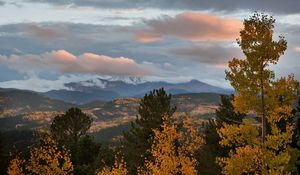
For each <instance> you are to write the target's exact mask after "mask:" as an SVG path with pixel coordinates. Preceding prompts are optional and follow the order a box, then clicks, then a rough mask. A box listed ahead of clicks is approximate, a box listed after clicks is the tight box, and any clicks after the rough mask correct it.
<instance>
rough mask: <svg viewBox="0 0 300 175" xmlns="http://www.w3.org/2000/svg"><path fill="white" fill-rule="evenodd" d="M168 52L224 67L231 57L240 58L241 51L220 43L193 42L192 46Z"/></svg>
mask: <svg viewBox="0 0 300 175" xmlns="http://www.w3.org/2000/svg"><path fill="white" fill-rule="evenodd" d="M170 52H171V53H172V54H174V55H177V56H178V57H179V58H183V59H188V60H192V61H195V62H199V63H203V64H211V65H215V66H217V67H224V65H227V62H228V61H229V60H230V59H232V58H233V57H237V58H240V57H242V56H243V53H242V52H241V50H240V49H239V48H236V47H233V46H223V45H221V44H204V43H201V44H197V45H196V44H195V45H193V46H192V47H186V48H175V49H171V50H170Z"/></svg>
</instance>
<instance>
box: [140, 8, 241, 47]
mask: <svg viewBox="0 0 300 175" xmlns="http://www.w3.org/2000/svg"><path fill="white" fill-rule="evenodd" d="M145 24H146V26H147V27H146V28H145V29H142V30H138V31H136V39H137V40H138V41H140V42H153V41H157V40H159V39H161V38H162V37H164V36H171V37H176V38H181V39H186V40H190V41H206V40H215V41H226V40H234V39H236V38H237V37H238V35H239V31H240V30H241V28H242V22H241V21H239V20H236V19H231V18H225V17H224V18H222V17H218V16H215V15H210V14H202V13H195V12H184V13H181V14H178V15H176V16H175V17H169V16H164V17H162V18H160V19H154V20H147V21H145Z"/></svg>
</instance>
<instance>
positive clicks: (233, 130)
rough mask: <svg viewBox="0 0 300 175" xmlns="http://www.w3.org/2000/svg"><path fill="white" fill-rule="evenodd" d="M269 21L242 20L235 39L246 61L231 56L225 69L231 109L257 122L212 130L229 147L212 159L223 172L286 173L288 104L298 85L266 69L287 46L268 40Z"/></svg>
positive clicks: (290, 130)
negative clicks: (230, 89)
mask: <svg viewBox="0 0 300 175" xmlns="http://www.w3.org/2000/svg"><path fill="white" fill-rule="evenodd" d="M274 23H275V19H273V17H270V16H268V15H264V14H258V13H255V14H254V15H253V16H252V17H250V18H249V19H246V20H245V21H244V29H243V30H241V32H240V36H241V39H238V44H239V45H240V47H241V49H242V50H243V53H244V54H245V56H246V59H236V58H234V59H233V60H232V61H230V62H229V68H230V71H226V79H227V80H229V81H230V83H231V85H232V86H233V87H234V88H235V91H236V96H235V98H234V102H233V106H234V108H235V110H236V111H239V112H244V113H248V114H250V115H252V116H256V117H260V118H261V122H260V121H257V120H254V119H252V120H244V121H243V123H241V124H232V125H228V124H225V125H224V126H223V127H222V128H220V129H219V130H218V134H219V136H220V138H221V141H220V144H221V145H223V146H228V147H231V148H232V149H231V150H230V153H229V155H228V157H222V158H217V161H218V163H219V165H220V166H221V167H222V169H223V173H224V174H228V175H239V174H259V175H269V174H272V175H279V174H280V175H281V174H290V173H289V172H286V167H287V165H288V163H289V160H290V158H291V155H290V154H289V151H288V145H289V144H290V143H291V139H292V134H293V126H292V123H291V116H292V106H291V105H292V104H293V102H294V101H295V100H296V98H297V95H299V83H298V82H297V81H296V80H294V76H293V75H290V76H288V77H282V78H280V79H277V80H276V79H275V73H274V72H273V71H271V70H270V69H268V66H269V64H277V62H278V60H279V57H280V56H281V55H283V53H284V51H285V50H286V45H287V43H286V41H285V39H284V38H283V37H282V36H280V38H279V40H278V41H273V38H272V36H273V28H274ZM260 133H261V134H260Z"/></svg>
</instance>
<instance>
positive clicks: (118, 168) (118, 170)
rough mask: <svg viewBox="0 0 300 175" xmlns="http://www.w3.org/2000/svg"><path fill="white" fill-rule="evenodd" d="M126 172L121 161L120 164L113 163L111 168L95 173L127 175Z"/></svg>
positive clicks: (99, 174) (98, 174)
mask: <svg viewBox="0 0 300 175" xmlns="http://www.w3.org/2000/svg"><path fill="white" fill-rule="evenodd" d="M127 174H128V170H127V168H126V164H125V162H124V160H123V159H121V161H120V162H118V161H117V159H116V161H115V163H114V166H113V167H112V168H109V167H104V168H103V170H101V171H100V172H98V173H97V175H127Z"/></svg>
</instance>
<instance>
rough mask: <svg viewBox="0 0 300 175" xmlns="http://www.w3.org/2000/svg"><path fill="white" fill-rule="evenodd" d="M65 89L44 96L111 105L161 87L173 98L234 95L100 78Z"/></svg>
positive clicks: (193, 84)
mask: <svg viewBox="0 0 300 175" xmlns="http://www.w3.org/2000/svg"><path fill="white" fill-rule="evenodd" d="M65 87H66V88H67V89H62V90H51V91H48V92H45V93H43V95H45V96H47V97H50V98H52V99H57V100H62V101H65V102H68V103H73V104H85V103H90V102H92V101H110V100H112V99H115V98H123V97H143V96H144V95H145V93H148V92H149V91H151V90H153V89H158V88H161V87H163V88H164V89H165V90H166V91H167V92H168V93H171V94H173V95H175V94H187V93H203V92H213V93H220V94H228V93H232V92H231V90H228V89H223V88H219V87H216V86H212V85H209V84H206V83H203V82H201V81H198V80H191V81H188V82H185V83H168V82H163V81H158V82H144V81H141V80H139V79H128V80H127V81H124V80H114V79H109V80H108V79H101V78H97V79H94V80H87V81H81V82H71V83H66V84H65Z"/></svg>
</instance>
